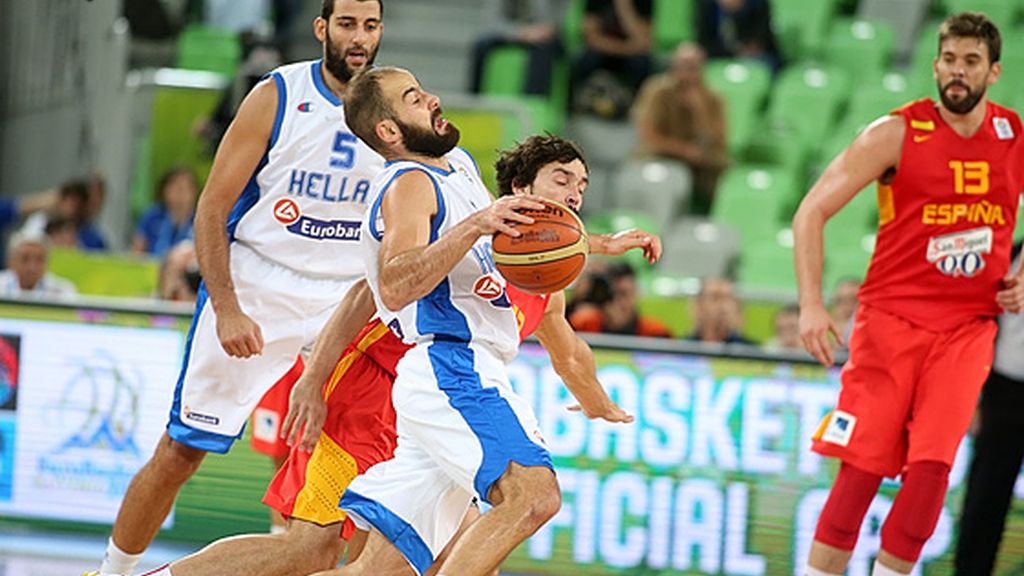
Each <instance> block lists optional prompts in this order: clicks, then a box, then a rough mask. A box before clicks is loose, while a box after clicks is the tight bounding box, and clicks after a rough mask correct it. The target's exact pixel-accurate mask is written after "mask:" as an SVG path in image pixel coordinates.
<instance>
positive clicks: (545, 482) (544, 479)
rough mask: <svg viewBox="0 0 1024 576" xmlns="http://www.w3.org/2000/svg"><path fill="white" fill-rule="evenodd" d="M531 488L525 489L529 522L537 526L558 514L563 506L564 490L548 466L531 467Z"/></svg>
mask: <svg viewBox="0 0 1024 576" xmlns="http://www.w3.org/2000/svg"><path fill="white" fill-rule="evenodd" d="M530 474H531V478H530V483H529V484H530V485H529V489H528V490H526V491H524V493H523V495H524V496H525V498H523V500H524V501H525V502H524V503H525V512H526V516H527V518H528V522H529V523H530V524H531V525H535V526H536V527H537V528H539V527H540V526H542V525H543V524H544V523H545V522H547V521H548V520H550V519H551V518H553V517H554V516H555V514H558V511H559V510H561V508H562V492H561V490H559V488H558V481H557V480H555V475H554V473H552V472H551V470H548V469H547V468H534V469H530Z"/></svg>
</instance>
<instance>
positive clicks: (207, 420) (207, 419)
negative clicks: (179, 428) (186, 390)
mask: <svg viewBox="0 0 1024 576" xmlns="http://www.w3.org/2000/svg"><path fill="white" fill-rule="evenodd" d="M185 418H186V419H188V420H195V421H196V422H199V423H201V424H209V425H211V426H216V425H217V424H220V418H218V417H216V416H210V415H209V414H200V413H199V412H193V411H191V410H189V409H188V408H185Z"/></svg>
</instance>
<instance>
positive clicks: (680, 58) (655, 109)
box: [633, 42, 729, 213]
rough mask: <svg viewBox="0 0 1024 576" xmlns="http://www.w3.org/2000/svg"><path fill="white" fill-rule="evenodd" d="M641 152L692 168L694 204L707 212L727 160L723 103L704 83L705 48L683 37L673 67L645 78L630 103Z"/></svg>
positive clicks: (698, 208) (696, 207) (697, 208)
mask: <svg viewBox="0 0 1024 576" xmlns="http://www.w3.org/2000/svg"><path fill="white" fill-rule="evenodd" d="M633 121H634V123H635V125H636V133H637V144H638V146H639V149H640V153H641V154H654V155H657V156H665V157H668V158H672V159H675V160H680V161H682V162H684V163H686V164H687V165H688V166H689V167H690V169H691V170H692V171H693V186H694V191H695V194H692V197H693V203H694V209H695V211H697V212H705V213H706V212H707V211H708V209H709V208H710V206H711V199H712V197H713V196H714V192H715V187H716V186H717V185H718V178H719V176H720V175H721V174H722V170H723V169H724V168H725V167H726V166H727V165H728V163H729V155H728V147H727V145H726V137H725V105H724V104H723V102H722V99H721V98H720V97H719V96H718V95H717V94H715V92H714V91H713V90H711V89H710V88H709V87H708V86H707V85H706V84H705V83H704V51H703V50H702V49H701V47H700V46H697V45H696V44H693V43H688V42H687V43H683V44H680V45H679V47H678V48H676V50H675V53H674V54H673V56H672V66H671V68H670V69H669V70H668V71H667V72H665V73H663V74H658V75H657V76H653V77H651V78H649V79H648V80H647V81H646V82H645V83H644V85H643V88H642V89H641V90H640V94H639V95H638V96H637V100H636V103H635V104H634V107H633Z"/></svg>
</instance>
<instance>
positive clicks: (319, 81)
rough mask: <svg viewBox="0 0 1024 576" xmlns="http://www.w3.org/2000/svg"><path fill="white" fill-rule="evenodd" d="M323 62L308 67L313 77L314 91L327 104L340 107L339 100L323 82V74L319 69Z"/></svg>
mask: <svg viewBox="0 0 1024 576" xmlns="http://www.w3.org/2000/svg"><path fill="white" fill-rule="evenodd" d="M322 62H323V60H317V61H316V62H313V64H312V65H311V66H310V72H311V73H312V75H313V86H316V91H317V92H319V93H320V95H321V96H323V97H324V99H326V100H327V101H328V102H330V103H331V104H333V105H335V106H341V99H339V98H338V97H337V96H336V95H335V94H334V92H331V89H330V88H328V87H327V84H326V83H325V82H324V73H323V70H321V69H320V64H321V63H322Z"/></svg>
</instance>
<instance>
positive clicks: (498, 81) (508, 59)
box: [480, 45, 530, 96]
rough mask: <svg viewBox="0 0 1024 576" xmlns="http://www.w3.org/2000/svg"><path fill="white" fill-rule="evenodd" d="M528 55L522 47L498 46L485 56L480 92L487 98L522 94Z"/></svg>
mask: <svg viewBox="0 0 1024 576" xmlns="http://www.w3.org/2000/svg"><path fill="white" fill-rule="evenodd" d="M529 59H530V54H529V52H528V51H527V49H526V48H525V47H523V46H516V45H506V46H499V47H497V48H495V49H493V50H491V51H490V52H489V53H488V54H487V59H486V60H485V61H484V69H483V74H482V76H483V77H482V78H481V80H480V92H481V93H482V94H487V95H489V96H516V95H519V94H522V93H523V87H524V85H525V84H526V72H527V66H528V64H529Z"/></svg>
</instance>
